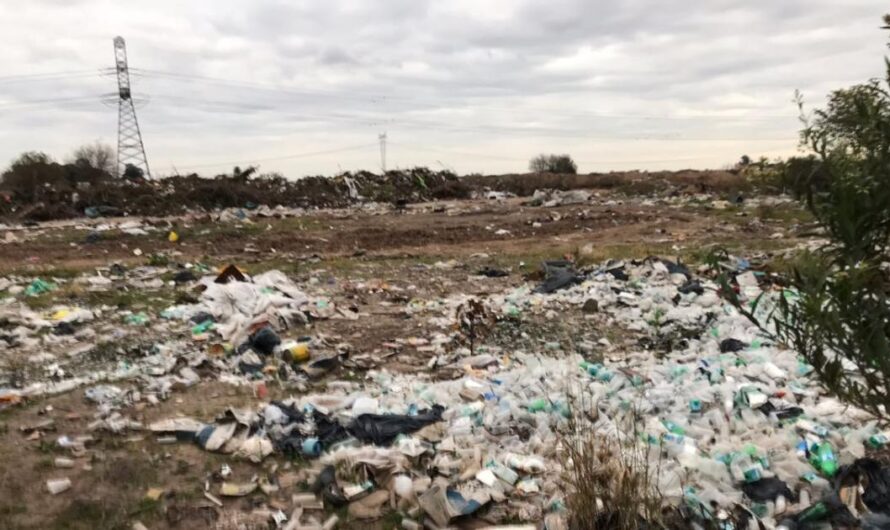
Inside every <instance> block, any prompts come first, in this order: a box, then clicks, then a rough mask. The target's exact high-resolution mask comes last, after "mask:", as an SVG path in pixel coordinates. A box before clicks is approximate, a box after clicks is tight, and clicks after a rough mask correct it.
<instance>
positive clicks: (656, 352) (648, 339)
mask: <svg viewBox="0 0 890 530" xmlns="http://www.w3.org/2000/svg"><path fill="white" fill-rule="evenodd" d="M725 266H726V268H727V270H729V271H731V272H732V273H733V274H734V276H735V283H736V284H737V286H738V289H739V292H740V293H741V294H742V295H743V296H745V297H747V298H748V299H750V300H753V299H755V298H758V297H760V300H761V301H760V303H759V304H758V307H757V311H758V314H766V312H768V311H769V310H770V304H771V301H772V300H775V297H776V296H780V295H781V292H780V291H779V290H778V289H776V288H773V286H771V285H770V283H769V281H768V280H769V279H768V278H767V277H766V276H765V275H763V274H761V273H759V272H757V271H755V270H752V269H751V263H750V262H749V261H748V260H743V259H735V260H732V261H728V262H727V263H726V264H725ZM544 269H545V274H544V279H543V280H542V281H541V282H540V283H539V284H537V285H534V284H531V283H524V284H522V285H520V286H519V287H512V288H509V289H507V290H505V291H502V292H495V293H493V294H489V295H488V296H487V298H484V299H482V300H476V299H474V298H473V297H470V296H469V295H467V294H464V293H456V294H453V295H450V296H446V297H442V298H433V299H429V300H419V299H408V298H405V299H404V300H403V301H402V302H401V303H403V304H404V305H403V306H402V311H403V312H404V314H405V316H406V317H410V318H412V319H419V320H423V321H424V323H425V324H427V325H428V326H429V329H432V330H433V331H432V332H431V336H430V337H429V338H428V339H421V338H418V339H417V341H418V342H419V343H420V342H422V343H424V344H425V348H426V349H425V350H424V352H426V353H427V354H428V355H429V356H430V357H429V362H428V364H427V367H428V369H429V370H428V372H426V373H414V374H409V373H400V372H398V371H390V370H387V369H385V368H381V369H372V370H358V371H357V372H356V373H354V376H352V377H349V378H338V377H337V375H338V374H340V373H341V372H337V371H336V369H337V367H338V366H341V365H342V364H343V363H345V362H350V361H351V360H350V359H349V352H350V348H349V347H348V346H347V345H343V344H331V343H329V342H330V341H326V340H325V338H324V337H323V336H319V334H317V333H316V334H315V336H306V334H307V333H308V332H309V330H311V323H312V322H313V321H316V320H319V319H329V318H345V319H358V318H360V316H359V315H358V314H357V313H355V312H354V311H352V310H351V309H348V308H345V307H339V306H337V305H335V304H334V303H333V301H332V300H331V299H329V298H326V297H324V296H319V295H317V294H315V295H310V294H308V293H307V291H306V290H304V288H303V287H301V286H299V285H297V284H296V283H294V282H293V281H292V280H291V279H290V278H289V277H287V276H286V275H285V274H283V273H281V272H279V271H269V272H265V273H262V274H257V275H255V276H253V277H251V276H249V275H248V274H246V273H245V272H244V271H242V270H241V269H239V268H237V267H235V266H229V267H226V268H225V269H224V270H223V271H222V272H220V273H219V274H216V273H210V271H209V270H202V269H197V268H196V269H192V270H188V271H187V272H188V274H185V272H186V271H180V273H177V275H176V277H177V278H178V280H177V279H174V280H169V281H179V280H181V281H182V282H186V283H188V284H189V285H191V286H192V287H193V288H194V289H193V291H194V292H196V293H197V294H196V298H195V299H194V300H192V301H191V302H190V303H182V304H177V305H172V306H170V307H167V308H166V309H164V310H163V311H162V312H161V313H160V315H159V317H160V318H154V316H153V315H140V314H139V313H133V314H130V315H126V318H125V321H126V322H127V325H128V326H131V327H133V328H134V329H140V328H139V327H140V326H145V325H146V324H145V322H144V321H143V317H144V318H145V319H146V320H147V321H148V322H151V323H152V325H153V326H158V327H159V329H162V330H164V333H165V334H166V335H169V336H168V339H167V340H166V341H159V342H158V343H157V344H155V346H154V347H152V348H151V349H150V350H149V351H147V352H144V353H143V354H142V355H141V356H140V357H139V358H137V359H131V360H129V361H128V362H127V363H126V365H125V366H115V367H109V368H108V369H107V370H105V371H103V372H98V371H97V372H96V373H95V374H90V375H89V376H84V377H79V378H71V377H69V376H67V375H66V374H64V371H65V369H66V368H65V366H64V365H61V366H60V365H59V363H58V362H57V361H56V359H54V358H47V359H46V362H45V363H44V364H45V365H46V366H47V369H51V370H53V373H52V374H50V375H49V377H50V379H49V382H45V383H33V384H32V385H31V386H29V387H27V388H26V389H25V390H23V391H18V392H17V393H11V392H7V391H5V390H4V391H2V392H0V402H3V403H6V402H10V401H13V400H14V399H15V398H16V397H17V396H22V395H39V394H40V393H46V392H49V391H60V390H58V389H59V388H62V390H65V389H68V390H70V389H71V388H74V387H76V386H78V385H83V384H93V385H94V386H90V387H89V388H87V391H86V394H85V395H86V398H87V400H89V401H90V402H91V403H93V404H94V405H95V407H96V409H97V410H96V415H95V420H94V421H93V422H92V423H91V425H90V429H91V430H92V431H106V432H111V433H124V432H129V431H147V432H149V433H152V435H153V436H154V438H155V440H156V441H157V442H158V443H192V444H196V445H198V446H199V447H201V448H202V449H204V450H206V451H210V452H215V453H221V454H224V455H231V457H232V458H235V459H243V460H245V461H248V462H252V463H257V464H258V463H261V462H264V461H266V459H268V458H269V457H270V456H272V455H284V456H287V457H289V459H294V458H296V459H298V460H302V461H305V462H306V463H307V465H306V466H305V467H302V468H300V469H298V470H293V469H287V468H278V467H277V466H272V467H269V466H266V467H264V468H263V471H261V472H258V473H256V474H255V475H253V476H235V474H233V473H232V471H231V470H230V469H229V470H228V471H226V466H224V467H223V469H222V470H220V472H219V473H214V477H213V479H212V480H208V481H207V482H206V486H205V489H206V491H205V496H206V497H207V499H208V500H209V501H210V502H212V503H213V504H214V505H215V506H221V507H226V506H227V504H226V502H225V498H229V497H242V496H248V495H256V496H258V499H256V500H257V502H255V503H252V505H253V506H254V507H255V511H257V513H259V514H261V515H262V516H263V517H266V518H267V519H268V520H270V521H273V522H274V523H275V524H276V525H277V526H279V527H282V528H300V527H312V528H322V527H327V528H331V527H333V525H336V524H337V516H336V515H334V516H332V515H330V514H331V512H332V511H334V510H336V509H338V508H341V507H347V508H346V509H347V513H348V514H349V517H350V518H354V519H373V518H378V517H381V516H382V515H383V514H385V513H387V512H390V511H393V510H397V511H398V512H399V513H400V514H402V525H403V527H405V528H419V527H421V526H420V525H425V526H426V527H429V528H442V527H446V526H449V525H452V524H456V523H459V522H461V521H464V520H467V519H473V520H478V521H484V522H487V523H488V524H499V523H502V522H503V521H505V520H514V521H515V520H520V521H524V522H527V523H528V524H529V525H530V526H529V528H534V527H536V526H537V525H539V524H540V523H542V522H543V524H544V527H545V528H548V529H551V530H552V529H556V528H565V525H566V524H567V521H568V516H569V514H568V513H567V512H566V505H567V495H569V494H571V492H569V491H566V482H565V480H564V478H565V471H566V469H567V468H568V466H571V465H572V464H573V462H571V461H570V460H569V459H568V456H567V452H566V445H565V444H566V443H571V442H572V440H575V439H577V437H584V436H597V437H612V438H618V437H621V438H622V439H625V440H626V439H628V438H630V439H634V440H638V443H639V444H640V446H641V447H643V448H644V449H645V453H646V455H647V457H648V458H649V459H650V461H651V463H652V465H653V467H654V466H657V469H659V473H658V477H657V482H658V488H659V491H660V492H661V493H662V494H663V495H664V496H665V499H666V501H667V502H669V503H670V504H672V505H674V506H682V507H684V510H685V514H686V516H687V517H688V519H689V521H690V524H693V523H694V524H700V525H702V526H704V525H714V524H716V525H718V526H721V525H722V527H724V528H743V527H744V525H741V524H740V523H737V522H736V523H733V521H740V520H741V521H751V522H754V523H751V524H756V522H757V521H759V522H761V523H762V524H763V525H765V527H767V528H779V527H782V528H787V529H789V530H790V529H795V528H809V527H813V525H819V524H835V525H839V526H840V525H857V524H858V525H861V526H863V527H871V528H879V527H882V525H883V524H886V522H887V521H888V518H890V493H888V492H890V482H888V480H890V467H887V465H886V464H885V463H884V462H886V458H885V457H884V456H883V455H884V453H885V450H886V449H887V448H888V446H890V433H888V432H884V431H882V428H881V426H880V424H879V423H878V421H877V420H876V419H874V418H870V417H869V416H867V415H866V414H865V413H864V412H863V411H860V410H858V409H856V408H853V407H848V406H845V405H844V404H842V403H840V402H839V401H837V400H836V399H834V398H832V397H830V396H827V395H825V394H824V393H823V392H822V390H821V389H820V387H819V386H818V385H817V384H816V383H815V381H814V380H813V379H812V378H811V377H810V373H811V371H812V368H811V367H810V366H808V365H807V364H805V363H803V362H801V361H800V360H799V359H798V358H797V356H796V355H795V354H794V352H791V351H789V350H786V349H784V348H782V347H781V346H779V345H777V344H772V343H770V342H769V341H768V340H767V339H766V338H765V337H764V336H762V335H761V334H760V333H759V331H758V329H757V328H756V326H754V325H753V324H752V323H751V322H749V321H748V320H747V319H746V318H744V317H743V316H742V315H740V314H738V312H737V311H735V310H734V309H733V308H731V307H730V306H728V305H727V304H726V303H725V302H724V301H723V300H722V299H721V298H720V296H719V295H718V286H717V285H716V284H715V283H714V282H712V281H710V280H708V279H707V278H705V277H701V276H698V275H696V274H695V272H693V271H692V270H690V269H689V268H688V267H686V266H683V265H682V264H679V263H674V262H671V261H668V260H664V259H659V258H649V259H646V260H642V261H635V262H620V261H611V262H607V263H603V264H601V265H600V266H597V267H594V268H589V269H579V268H578V267H576V266H575V265H574V264H573V263H571V262H568V261H551V262H547V263H546V264H545V267H544ZM118 272H119V271H118ZM157 275H158V271H157V270H146V271H144V272H140V271H130V273H129V274H127V275H121V274H117V275H114V274H109V275H108V276H96V277H91V278H92V279H90V278H86V279H78V280H77V281H79V282H83V283H86V284H88V285H93V287H96V288H98V287H100V286H103V285H107V284H108V283H109V282H111V283H115V282H117V283H126V284H127V285H138V286H142V287H144V288H151V287H152V286H157V282H158V281H160V280H158V279H157ZM482 275H483V276H488V275H489V274H487V273H486V274H482ZM180 276H181V277H180ZM199 276H200V277H199ZM491 276H494V277H497V276H500V274H491ZM161 283H163V282H161ZM2 287H3V289H5V290H7V291H10V290H12V291H14V293H13V294H15V295H16V296H28V295H29V294H28V292H27V291H28V290H30V291H31V294H33V295H35V296H38V295H39V294H40V293H45V292H51V290H52V289H55V288H58V286H56V285H54V284H52V283H50V282H46V281H42V280H41V281H36V280H34V281H32V282H31V283H29V284H24V283H23V282H20V281H9V280H7V281H6V284H5V285H3V286H2ZM761 294H763V296H762V297H761V296H760V295H761ZM469 300H476V302H474V304H468V301H469ZM468 306H473V307H477V308H478V309H479V311H478V312H480V313H484V314H486V315H492V316H493V318H500V319H511V320H512V321H515V322H519V323H520V325H521V323H522V322H523V321H524V319H532V318H538V319H544V320H551V321H552V320H566V321H572V319H595V321H596V322H597V323H600V324H601V325H602V326H611V327H616V328H620V329H624V330H627V331H629V332H631V333H632V334H633V336H634V337H635V340H636V341H637V345H638V346H637V347H636V348H630V350H629V351H628V348H627V347H626V345H620V346H616V345H613V344H612V343H610V341H609V340H607V339H605V338H590V337H585V336H578V337H573V339H574V340H575V342H574V347H573V348H571V349H566V348H564V347H560V346H559V344H557V346H556V347H553V348H551V347H550V346H549V343H548V344H544V345H542V346H541V347H539V348H508V347H505V346H504V345H502V344H498V343H497V342H491V341H489V342H486V341H485V338H484V336H482V335H480V336H479V337H478V339H477V341H476V342H477V344H476V345H475V347H473V349H470V347H467V346H466V345H465V343H463V342H461V341H459V340H456V339H457V337H456V334H457V333H459V330H460V329H461V327H462V325H463V321H462V320H461V319H463V318H465V317H466V315H465V314H464V313H462V312H461V308H466V307H468ZM12 307H13V306H12V305H11V304H7V305H6V306H4V308H3V317H4V318H5V319H6V321H7V325H5V327H4V334H5V335H4V339H5V340H4V343H3V344H5V346H4V347H7V348H10V349H12V348H22V347H25V348H34V350H35V351H36V350H37V349H39V347H41V345H42V344H45V342H43V343H41V342H35V338H34V337H33V336H32V332H31V331H29V330H32V329H35V328H41V329H42V328H46V327H51V328H60V329H62V332H61V333H60V335H58V337H59V338H58V339H56V338H53V339H51V340H57V341H60V342H59V344H61V345H64V346H66V347H67V346H73V345H75V344H78V343H81V342H88V341H90V340H95V335H94V333H103V332H104V331H105V330H104V329H103V328H102V327H101V324H96V323H95V322H96V320H97V319H100V320H101V319H102V317H103V315H102V309H101V308H100V309H96V310H86V309H83V308H69V309H67V310H66V311H61V310H57V313H56V314H52V315H47V314H46V313H40V312H36V311H24V310H21V308H20V306H15V310H11V309H12ZM16 312H17V313H16ZM13 313H16V315H17V316H13ZM462 315H463V316H462ZM140 322H141V323H140ZM66 325H68V326H72V327H73V328H74V334H73V335H70V334H67V332H66V331H65V329H64V327H65V326H66ZM307 325H310V326H309V327H307ZM89 326H95V329H93V328H91V327H89ZM85 330H91V331H85ZM183 335H184V338H181V337H182V336H183ZM51 337H56V335H55V334H52V335H51ZM66 337H67V338H66ZM42 340H44V341H45V340H46V338H45V337H44V338H43V339H42ZM29 351H30V350H29ZM59 371H61V372H63V373H59ZM325 376H328V377H326V378H325ZM207 378H212V379H218V380H221V381H226V382H231V383H233V384H239V385H245V384H252V385H254V386H255V388H256V389H257V392H256V396H257V398H258V399H259V404H258V405H257V406H256V407H254V408H248V409H235V408H230V409H227V410H225V411H223V412H222V413H221V414H220V415H218V416H216V417H187V416H172V417H168V418H165V419H161V420H158V421H154V422H152V423H149V424H146V425H143V424H142V423H140V422H138V421H135V420H134V419H133V418H131V417H129V416H128V412H127V409H128V408H129V407H130V406H131V405H133V404H134V403H147V404H149V405H151V404H156V403H158V402H159V401H160V400H164V399H167V398H168V397H169V396H170V395H171V393H172V392H173V391H174V390H175V388H177V387H180V386H190V385H194V384H197V383H199V382H200V381H201V380H202V379H207ZM100 380H104V381H103V382H102V383H101V384H96V382H98V381H100ZM125 380H129V381H133V382H135V383H136V384H137V388H128V386H129V385H125V384H123V383H118V381H125ZM271 380H277V381H278V382H281V383H283V386H282V388H285V389H287V390H288V391H290V393H291V395H290V396H289V397H286V398H277V399H271V398H269V397H268V393H267V392H266V391H265V388H266V387H265V386H264V385H265V382H267V381H271ZM40 385H43V386H40ZM37 428H38V427H35V428H34V429H32V430H37ZM28 432H29V433H30V432H32V431H30V430H29V431H28ZM89 437H90V435H85V437H70V438H69V437H65V440H64V441H62V440H61V438H60V441H59V444H62V443H63V442H64V444H65V445H64V447H70V448H72V449H71V450H72V451H75V452H76V451H81V452H82V451H83V445H84V444H85V443H87V441H88V439H89ZM299 482H303V483H305V484H306V485H307V487H308V490H309V491H308V492H303V493H297V494H295V495H289V494H290V493H291V492H292V491H293V490H292V488H293V487H294V485H295V484H297V483H299ZM70 486H71V484H70V481H69V482H66V483H61V482H58V483H56V482H54V483H53V484H51V485H50V484H48V485H47V487H48V488H49V489H50V491H52V492H54V494H55V493H56V492H58V494H64V492H65V491H67V489H68V488H69V487H70ZM285 494H288V495H285ZM260 495H262V497H260ZM733 524H735V525H736V526H732V525H733Z"/></svg>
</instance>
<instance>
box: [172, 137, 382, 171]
mask: <svg viewBox="0 0 890 530" xmlns="http://www.w3.org/2000/svg"><path fill="white" fill-rule="evenodd" d="M376 146H377V144H376V143H373V144H361V145H352V146H347V147H340V148H337V149H327V150H324V151H311V152H307V153H298V154H293V155H284V156H273V157H269V158H254V159H251V160H236V161H229V162H213V163H204V164H191V165H187V166H180V165H177V166H176V167H177V168H180V169H195V168H202V167H214V166H240V165H245V164H256V163H259V162H272V161H276V160H290V159H294V158H308V157H311V156H319V155H328V154H332V153H341V152H344V151H355V150H357V149H367V148H369V147H376Z"/></svg>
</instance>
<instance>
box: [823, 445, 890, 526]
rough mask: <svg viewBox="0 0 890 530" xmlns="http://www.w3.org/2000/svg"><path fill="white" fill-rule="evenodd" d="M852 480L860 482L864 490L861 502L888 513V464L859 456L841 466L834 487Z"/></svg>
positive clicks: (889, 471) (889, 470)
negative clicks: (850, 462)
mask: <svg viewBox="0 0 890 530" xmlns="http://www.w3.org/2000/svg"><path fill="white" fill-rule="evenodd" d="M863 478H864V479H865V480H863ZM853 481H855V482H857V483H860V484H862V486H863V488H864V490H865V491H864V492H863V493H862V502H863V504H865V505H866V506H867V507H868V509H869V510H871V511H873V512H878V513H884V514H890V466H884V465H882V464H881V463H880V462H878V461H877V460H875V459H873V458H860V459H859V460H856V461H855V462H853V463H852V464H850V465H849V466H846V467H843V468H841V470H840V473H838V477H837V480H836V483H835V488H836V489H839V488H840V486H841V485H845V484H849V483H850V482H853Z"/></svg>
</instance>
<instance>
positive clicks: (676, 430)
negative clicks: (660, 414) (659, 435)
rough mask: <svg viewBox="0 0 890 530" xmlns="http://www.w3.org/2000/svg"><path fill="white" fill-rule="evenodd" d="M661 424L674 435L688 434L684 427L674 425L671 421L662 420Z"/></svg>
mask: <svg viewBox="0 0 890 530" xmlns="http://www.w3.org/2000/svg"><path fill="white" fill-rule="evenodd" d="M661 423H662V425H664V428H665V429H667V430H668V431H670V432H672V433H674V434H680V435H683V434H686V429H684V428H683V427H681V426H680V425H678V424H676V423H674V422H673V421H671V420H661Z"/></svg>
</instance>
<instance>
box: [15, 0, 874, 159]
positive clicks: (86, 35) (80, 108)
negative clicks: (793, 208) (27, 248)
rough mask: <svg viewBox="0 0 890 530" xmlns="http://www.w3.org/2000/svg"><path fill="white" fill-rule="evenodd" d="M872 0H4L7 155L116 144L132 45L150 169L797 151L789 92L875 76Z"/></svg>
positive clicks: (821, 95)
mask: <svg viewBox="0 0 890 530" xmlns="http://www.w3.org/2000/svg"><path fill="white" fill-rule="evenodd" d="M885 11H890V8H888V6H887V5H886V2H880V1H876V0H868V1H866V0H843V1H838V0H782V1H776V0H746V1H744V2H742V1H726V0H706V1H699V2H692V1H689V0H661V1H655V0H621V1H620V2H617V1H613V0H608V1H607V0H537V1H530V0H438V1H426V0H362V1H359V0H324V1H319V0H315V1H298V0H288V1H274V0H240V1H237V0H192V1H189V2H182V1H173V0H153V1H151V2H146V1H140V2H133V1H122V0H118V1H114V2H112V1H110V0H107V1H103V0H28V1H26V2H20V1H13V0H0V35H2V37H0V44H2V52H0V72H2V73H0V165H3V166H5V165H6V163H7V162H8V161H9V160H11V159H12V158H14V157H15V156H16V155H17V154H18V153H20V152H22V151H25V150H43V151H45V152H47V153H49V154H50V155H52V156H54V157H56V158H58V159H64V158H65V157H66V156H67V155H68V153H70V152H71V151H72V150H73V149H74V148H75V147H77V146H78V145H80V144H82V143H86V142H90V141H93V140H96V139H99V140H102V141H105V142H108V143H110V144H116V133H117V108H116V104H114V103H113V101H112V102H111V103H109V102H105V103H103V101H102V98H101V96H102V95H103V94H113V93H114V92H115V90H116V80H115V78H114V77H111V76H108V75H102V74H103V72H104V70H106V69H108V68H110V67H112V66H113V64H114V57H113V47H112V38H113V37H114V36H115V35H122V36H123V37H124V38H125V39H126V41H127V47H128V52H129V60H130V67H131V68H132V69H133V72H132V77H133V79H132V82H133V87H134V89H133V90H134V96H135V97H136V98H139V100H140V103H139V106H138V107H137V114H138V116H139V121H140V125H141V127H142V131H143V136H144V140H145V147H146V151H147V153H148V157H149V162H150V164H151V166H152V171H153V173H155V174H170V173H172V172H173V171H174V167H175V168H177V169H178V170H180V171H182V172H185V171H197V172H199V173H202V174H204V173H206V174H213V173H215V172H222V171H226V170H229V169H230V168H231V166H232V165H233V164H234V163H238V164H241V165H246V164H248V163H251V162H257V163H259V164H260V166H261V170H262V171H280V172H282V173H284V174H286V175H287V176H289V177H299V176H302V175H306V174H331V173H335V172H337V171H339V170H341V169H342V170H353V169H362V168H366V169H373V170H376V169H379V167H380V152H379V147H378V145H379V144H378V140H377V136H378V134H379V133H382V132H386V133H387V135H388V138H389V141H388V143H387V148H388V149H387V150H388V153H387V165H388V167H390V168H393V167H406V166H413V165H427V166H430V167H434V168H442V167H446V168H449V169H454V170H456V171H457V172H459V173H461V174H465V173H472V172H482V173H500V172H518V171H525V169H526V168H527V164H528V159H529V158H530V157H531V156H533V155H534V154H536V153H539V152H558V153H563V152H565V153H570V154H571V155H572V156H573V157H574V158H575V160H577V161H578V164H579V169H580V170H581V171H584V172H588V171H604V170H611V169H616V170H625V169H632V168H640V169H679V168H688V167H692V168H705V167H711V168H713V167H722V166H725V165H727V164H730V163H732V162H734V161H736V160H737V159H738V158H739V156H740V155H742V154H748V155H750V156H751V157H752V158H756V157H758V156H760V155H765V156H769V157H777V156H787V155H791V154H794V153H795V151H796V148H797V130H798V129H799V123H798V121H797V110H796V108H795V106H794V105H793V103H792V97H793V93H794V90H795V89H800V90H801V91H802V92H803V93H804V96H805V98H806V100H807V101H808V102H810V103H811V104H815V105H821V104H822V103H823V102H824V100H825V96H826V94H827V93H828V92H829V91H830V90H832V89H835V88H840V87H843V86H847V85H850V84H853V83H856V82H860V81H864V80H866V79H868V78H870V77H875V76H879V75H881V74H882V71H883V56H884V54H885V52H886V51H887V50H886V47H885V43H886V42H887V35H886V33H885V32H883V31H881V30H879V29H878V28H879V26H880V25H881V21H880V17H881V15H882V14H883V13H884V12H885Z"/></svg>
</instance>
